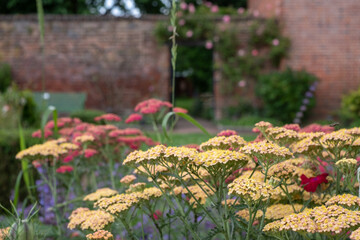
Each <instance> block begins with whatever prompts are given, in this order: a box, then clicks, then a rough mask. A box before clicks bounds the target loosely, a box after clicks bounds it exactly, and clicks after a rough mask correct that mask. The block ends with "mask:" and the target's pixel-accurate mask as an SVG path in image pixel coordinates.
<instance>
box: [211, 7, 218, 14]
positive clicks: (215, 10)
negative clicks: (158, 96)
mask: <svg viewBox="0 0 360 240" xmlns="http://www.w3.org/2000/svg"><path fill="white" fill-rule="evenodd" d="M218 11H219V7H218V5H213V6H212V7H211V12H213V13H217V12H218Z"/></svg>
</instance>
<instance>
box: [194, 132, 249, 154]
mask: <svg viewBox="0 0 360 240" xmlns="http://www.w3.org/2000/svg"><path fill="white" fill-rule="evenodd" d="M245 144H246V141H245V140H244V139H243V138H242V137H240V136H239V135H232V136H229V137H226V136H219V137H213V138H210V139H209V140H208V141H206V142H204V143H202V144H201V145H200V149H201V150H203V151H207V150H211V149H222V150H229V149H230V148H232V149H233V150H235V149H237V148H239V147H242V146H244V145H245Z"/></svg>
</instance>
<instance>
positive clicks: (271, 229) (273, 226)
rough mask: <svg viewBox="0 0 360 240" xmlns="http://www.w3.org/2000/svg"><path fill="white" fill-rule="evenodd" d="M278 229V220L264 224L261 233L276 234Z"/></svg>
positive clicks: (279, 222)
mask: <svg viewBox="0 0 360 240" xmlns="http://www.w3.org/2000/svg"><path fill="white" fill-rule="evenodd" d="M280 227H281V221H280V220H278V221H274V222H271V223H268V224H266V225H265V227H264V228H263V232H266V233H278V232H279V229H280Z"/></svg>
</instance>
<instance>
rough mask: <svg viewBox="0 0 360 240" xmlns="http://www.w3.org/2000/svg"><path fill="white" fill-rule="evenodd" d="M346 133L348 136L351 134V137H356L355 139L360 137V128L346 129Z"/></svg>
mask: <svg viewBox="0 0 360 240" xmlns="http://www.w3.org/2000/svg"><path fill="white" fill-rule="evenodd" d="M344 132H345V133H346V134H349V135H351V136H354V137H360V128H359V127H354V128H350V129H345V131H344Z"/></svg>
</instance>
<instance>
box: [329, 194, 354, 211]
mask: <svg viewBox="0 0 360 240" xmlns="http://www.w3.org/2000/svg"><path fill="white" fill-rule="evenodd" d="M325 205H326V206H330V205H340V206H342V207H356V208H358V207H360V198H359V197H357V196H354V195H351V194H342V195H336V196H334V197H332V198H330V199H329V200H328V201H327V202H326V203H325Z"/></svg>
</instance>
